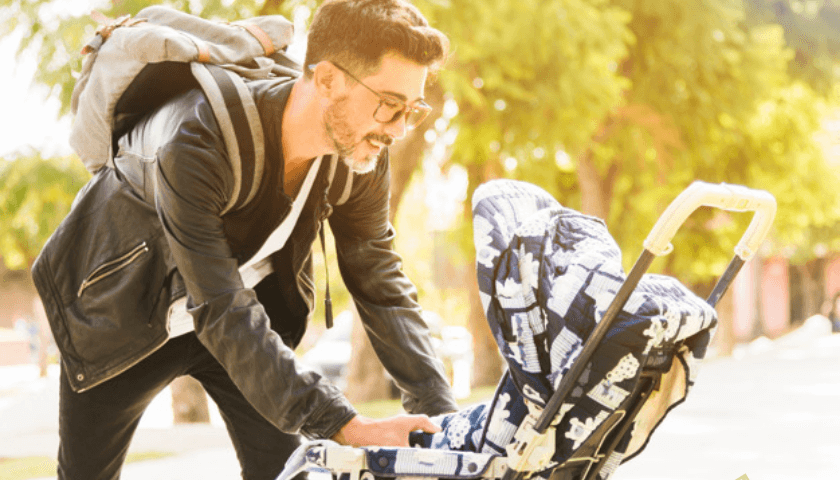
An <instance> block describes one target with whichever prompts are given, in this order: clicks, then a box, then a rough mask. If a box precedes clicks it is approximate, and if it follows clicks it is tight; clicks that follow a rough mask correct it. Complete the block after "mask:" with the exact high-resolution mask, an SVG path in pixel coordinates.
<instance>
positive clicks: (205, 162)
mask: <svg viewBox="0 0 840 480" xmlns="http://www.w3.org/2000/svg"><path fill="white" fill-rule="evenodd" d="M196 97H198V98H196ZM187 100H189V101H187ZM181 101H183V102H186V103H185V105H182V108H181V109H178V110H176V113H177V112H181V113H180V114H181V115H182V116H183V118H182V120H181V121H180V123H179V124H178V133H177V134H176V135H175V136H174V138H173V139H171V140H170V141H169V142H168V143H166V144H165V145H163V146H162V147H161V148H160V149H159V150H158V162H157V172H156V188H155V203H156V207H157V210H158V215H159V217H160V219H161V222H162V225H163V229H164V231H165V233H166V236H167V240H168V243H169V245H170V249H171V252H172V255H173V258H174V261H175V264H176V265H177V268H178V270H179V272H180V274H181V276H182V277H183V279H184V283H185V286H186V288H187V292H188V307H189V309H190V313H191V314H192V315H193V318H194V325H195V331H196V334H197V336H198V338H199V340H200V341H201V342H202V344H203V345H205V346H206V347H207V349H208V350H209V351H210V352H211V353H212V354H213V356H214V357H215V358H216V359H217V360H218V361H219V363H220V364H221V365H222V366H223V367H224V369H225V370H226V371H227V372H228V374H229V375H230V377H231V378H232V380H233V382H234V383H235V384H236V385H237V387H238V388H239V389H240V390H241V391H242V393H243V394H244V395H245V397H246V398H247V399H248V401H249V402H250V403H251V404H252V405H253V406H254V407H255V408H256V409H257V410H258V411H259V412H260V413H261V414H262V415H263V416H265V417H266V418H267V419H268V420H269V421H271V422H272V423H274V424H275V425H276V426H277V427H278V428H280V429H281V430H283V431H286V432H290V433H294V432H299V431H301V432H303V433H305V434H307V435H308V436H312V437H320V438H329V437H331V436H332V435H334V434H335V433H336V432H338V430H339V429H340V428H341V427H342V426H344V425H345V424H346V423H347V422H349V421H350V420H351V419H352V418H353V417H354V416H355V415H356V412H355V410H354V409H353V407H352V406H351V405H350V404H349V402H348V401H347V400H346V399H345V398H344V396H343V395H342V394H341V392H340V391H339V390H338V389H337V388H336V387H334V386H332V385H331V384H329V383H328V382H326V381H325V380H323V379H322V378H321V377H320V376H319V375H318V374H316V373H315V372H312V371H310V370H308V369H306V368H305V367H303V366H302V365H301V364H300V363H299V362H298V361H297V360H296V358H295V355H294V353H293V352H292V351H291V349H289V348H288V347H287V346H286V345H285V344H284V343H283V341H282V339H281V338H280V336H279V335H278V334H277V333H276V332H274V331H273V330H272V329H271V328H270V322H269V320H268V317H267V315H266V313H265V310H264V309H263V307H262V305H261V304H260V303H259V301H258V300H257V297H256V294H255V293H254V291H253V290H252V289H249V288H245V286H244V285H243V284H242V280H241V277H240V274H239V271H238V262H237V260H236V259H235V258H234V256H233V253H232V252H231V249H230V246H229V245H228V242H227V239H226V237H225V234H224V228H223V223H222V219H221V218H220V212H221V211H222V208H223V205H225V203H226V199H227V196H228V195H229V192H230V191H231V190H232V176H231V170H230V166H229V163H228V160H227V157H226V151H225V148H224V143H223V141H222V139H221V137H220V135H219V134H218V128H216V124H215V118H214V117H213V114H212V112H211V110H210V108H209V106H208V105H207V104H206V103H205V101H204V100H203V97H201V96H199V95H193V98H191V99H181ZM190 102H192V103H190ZM183 112H189V113H183Z"/></svg>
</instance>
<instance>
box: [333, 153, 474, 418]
mask: <svg viewBox="0 0 840 480" xmlns="http://www.w3.org/2000/svg"><path fill="white" fill-rule="evenodd" d="M389 188H390V181H389V166H388V158H387V153H386V154H385V155H384V156H383V158H380V160H379V163H378V165H377V168H376V169H375V170H374V171H373V172H370V173H368V174H364V175H359V176H357V177H356V179H355V180H354V186H353V193H352V195H351V196H350V198H349V200H348V201H347V202H346V203H345V204H343V205H341V206H338V207H336V208H335V211H334V213H333V215H332V216H331V217H330V225H331V226H332V230H333V234H334V236H335V239H336V251H337V253H338V262H339V268H340V270H341V274H342V277H343V279H344V283H345V284H346V286H347V289H348V290H349V291H350V293H351V294H352V295H353V299H354V301H355V303H356V306H357V308H358V311H359V315H360V317H361V319H362V322H363V323H364V326H365V329H366V331H367V334H368V337H369V338H370V340H371V344H372V345H373V348H374V350H375V351H376V353H377V355H378V356H379V359H380V360H381V361H382V364H383V365H384V366H385V368H386V369H387V370H388V372H389V373H390V374H391V376H392V377H393V378H394V380H395V381H396V383H397V385H398V386H399V387H400V388H401V390H402V391H403V405H404V407H405V409H406V410H407V411H409V412H411V413H424V414H427V415H438V414H441V413H447V412H451V411H455V410H457V408H458V407H457V404H456V403H455V399H454V397H453V395H452V391H451V388H450V386H449V382H448V380H447V379H446V376H445V374H444V370H443V364H442V363H441V362H440V360H438V359H437V357H436V356H435V353H434V350H433V348H432V344H431V338H430V335H429V329H428V327H427V326H426V324H425V322H424V321H423V319H422V318H421V315H420V306H419V304H418V303H417V290H416V288H415V287H414V285H413V284H412V283H411V281H410V280H409V279H408V278H407V277H406V275H405V274H404V273H403V271H402V259H401V258H400V257H399V255H397V253H396V252H395V251H394V249H393V239H394V235H395V233H394V230H393V228H392V227H391V224H390V222H389V220H388V208H389V206H388V196H389Z"/></svg>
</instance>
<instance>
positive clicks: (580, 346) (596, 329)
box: [278, 180, 776, 480]
mask: <svg viewBox="0 0 840 480" xmlns="http://www.w3.org/2000/svg"><path fill="white" fill-rule="evenodd" d="M701 206H712V207H717V208H721V209H725V210H731V211H754V212H755V214H754V216H753V219H752V222H751V224H750V226H749V227H748V229H747V231H746V233H745V234H744V236H743V238H742V239H741V241H740V243H739V244H738V246H737V247H736V249H735V253H736V255H735V256H734V257H733V259H732V261H731V262H730V264H729V266H728V267H727V269H726V271H725V272H724V273H723V275H722V276H721V277H720V279H719V280H718V283H717V285H716V286H715V288H714V289H713V291H712V293H711V295H710V296H709V298H708V300H705V301H704V300H703V299H700V298H698V297H697V296H695V295H694V294H693V293H692V292H690V291H689V290H688V289H687V288H686V287H684V286H683V285H682V284H680V283H679V282H677V281H676V280H674V279H673V278H670V277H667V276H663V275H653V274H645V271H646V270H647V269H648V267H649V266H650V264H651V262H652V261H653V259H654V258H655V257H656V256H659V255H665V254H667V253H670V251H671V250H672V248H673V247H672V245H671V244H670V240H671V238H673V236H674V234H675V233H676V231H677V230H678V229H679V227H680V226H681V225H682V224H683V222H684V221H685V220H686V218H687V217H688V216H689V215H690V214H691V213H692V212H694V210H696V209H697V208H699V207H701ZM775 212H776V201H775V199H774V198H773V197H772V195H770V194H769V193H767V192H764V191H756V190H750V189H747V188H744V187H740V186H733V185H725V184H721V185H711V184H707V183H703V182H695V183H693V184H692V185H691V186H690V187H689V188H688V189H686V190H685V191H684V192H683V193H682V194H680V196H678V197H677V199H676V200H675V201H674V202H673V203H672V204H671V205H670V206H669V207H668V209H667V210H666V211H665V213H664V214H663V215H662V217H661V218H660V219H659V221H658V222H657V223H656V225H655V226H654V228H653V230H652V231H651V233H650V234H649V235H648V237H647V239H646V240H645V242H644V247H645V249H644V251H643V252H642V254H641V255H640V257H639V258H638V260H637V261H636V263H635V265H634V266H633V268H632V269H631V271H630V273H629V274H627V275H625V274H624V272H623V270H622V267H621V253H620V250H619V249H618V246H617V245H616V244H615V241H614V240H613V239H612V237H610V235H609V233H608V232H607V229H606V226H605V225H604V223H603V222H602V221H601V220H599V219H597V218H594V217H589V216H586V215H583V214H581V213H579V212H576V211H574V210H571V209H568V208H565V207H563V206H561V205H560V204H559V203H558V202H557V201H556V200H554V198H553V197H551V196H550V195H549V194H548V193H546V192H545V191H543V190H541V189H540V188H538V187H536V186H533V185H530V184H527V183H523V182H517V181H512V180H496V181H492V182H489V183H487V184H485V185H482V186H481V187H480V188H479V189H477V190H476V192H475V195H474V197H473V216H474V237H475V245H476V257H477V262H476V268H477V274H478V281H479V282H478V283H479V290H480V295H481V298H482V303H483V305H484V309H485V313H486V317H487V320H488V323H489V324H490V327H491V330H492V332H493V335H494V338H495V340H496V342H497V344H498V345H499V348H500V351H501V353H502V355H503V357H504V358H505V360H506V362H507V364H508V371H507V372H506V373H505V374H504V376H503V378H502V380H501V381H500V383H499V386H498V387H497V390H496V393H495V395H494V397H493V399H492V400H491V401H490V402H487V403H483V404H479V405H475V406H472V407H469V408H467V409H465V410H461V411H459V412H456V413H452V414H447V415H442V416H440V417H437V418H436V419H433V420H436V421H437V422H439V423H440V425H441V427H442V431H441V432H439V433H436V434H426V433H422V432H416V433H413V434H412V435H411V436H410V444H411V445H412V447H411V448H397V447H362V448H352V447H345V446H340V445H338V444H336V443H334V442H331V441H314V442H310V443H306V444H304V445H302V446H301V447H299V448H298V449H297V451H296V452H295V453H294V454H293V455H292V457H291V458H290V460H289V462H288V463H287V465H286V468H285V470H284V471H283V473H281V475H280V477H278V480H288V479H290V478H292V477H293V476H294V475H296V474H298V473H300V472H302V471H310V472H327V473H330V474H331V475H332V476H333V478H335V479H338V480H378V479H392V478H393V479H397V478H408V477H411V479H412V480H417V479H422V478H445V479H460V480H473V479H502V480H521V479H522V478H530V477H533V476H537V477H542V478H550V479H551V480H606V479H607V478H609V477H610V476H611V475H612V474H613V472H615V470H616V468H617V467H618V465H619V464H620V463H621V462H623V461H627V460H629V459H630V458H632V457H634V456H635V455H638V454H639V453H640V452H641V451H642V449H643V448H644V447H645V445H646V444H647V441H648V439H649V437H650V435H651V434H652V433H653V431H654V430H655V428H656V427H657V426H658V425H659V424H660V422H661V421H662V419H663V418H664V416H665V415H666V414H667V413H668V412H669V411H670V410H671V409H672V408H673V407H675V406H676V405H678V404H679V403H681V402H682V401H683V400H684V399H685V397H686V395H687V394H688V390H689V387H690V386H691V385H692V383H693V378H694V375H695V373H696V368H695V367H696V364H697V363H698V362H699V360H701V359H702V358H703V357H704V356H705V353H706V350H707V347H708V344H709V341H710V340H711V338H712V336H713V334H714V330H715V328H716V326H717V315H716V313H715V310H714V306H715V305H716V304H717V302H718V300H719V299H720V298H721V297H722V296H723V294H724V293H725V292H726V290H727V288H728V286H729V284H730V283H731V282H732V280H733V279H734V278H735V276H736V275H737V273H738V271H739V270H740V269H741V267H742V266H743V264H744V263H745V262H746V261H747V260H748V259H750V258H751V257H752V256H753V255H754V254H755V253H756V251H757V249H758V247H759V245H760V244H761V242H762V241H763V240H764V237H765V236H766V235H767V233H768V231H769V229H770V226H771V224H772V221H773V217H774V216H775Z"/></svg>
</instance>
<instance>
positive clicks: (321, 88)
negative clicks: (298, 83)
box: [312, 61, 346, 98]
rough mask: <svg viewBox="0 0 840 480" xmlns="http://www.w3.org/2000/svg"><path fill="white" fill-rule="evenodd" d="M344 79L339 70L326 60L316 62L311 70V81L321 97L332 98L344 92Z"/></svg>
mask: <svg viewBox="0 0 840 480" xmlns="http://www.w3.org/2000/svg"><path fill="white" fill-rule="evenodd" d="M344 80H345V78H344V75H343V74H342V73H341V70H339V69H338V68H336V66H335V65H333V64H332V63H330V62H327V61H323V62H318V63H317V64H315V67H314V69H313V70H312V81H313V82H314V84H315V88H316V89H317V90H318V93H320V94H321V97H322V98H333V97H335V96H337V95H341V94H342V93H344V88H345V86H346V85H345V81H344Z"/></svg>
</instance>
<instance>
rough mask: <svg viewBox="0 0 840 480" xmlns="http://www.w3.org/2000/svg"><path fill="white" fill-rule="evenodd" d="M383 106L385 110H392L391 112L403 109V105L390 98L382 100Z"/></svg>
mask: <svg viewBox="0 0 840 480" xmlns="http://www.w3.org/2000/svg"><path fill="white" fill-rule="evenodd" d="M382 105H384V106H385V108H387V109H390V110H399V109H401V108H402V103H400V102H397V101H395V100H391V99H388V98H383V99H382Z"/></svg>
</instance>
